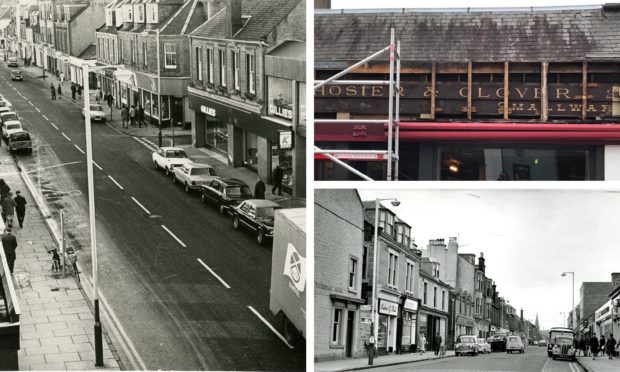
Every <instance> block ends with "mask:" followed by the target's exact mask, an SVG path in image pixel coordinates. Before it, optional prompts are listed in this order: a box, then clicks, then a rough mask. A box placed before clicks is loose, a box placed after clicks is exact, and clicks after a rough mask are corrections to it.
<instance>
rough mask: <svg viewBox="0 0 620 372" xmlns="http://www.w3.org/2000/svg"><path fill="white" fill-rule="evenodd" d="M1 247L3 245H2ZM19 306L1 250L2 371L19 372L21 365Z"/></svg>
mask: <svg viewBox="0 0 620 372" xmlns="http://www.w3.org/2000/svg"><path fill="white" fill-rule="evenodd" d="M0 245H1V244H0ZM20 315H21V312H20V310H19V304H18V302H17V293H16V292H15V288H14V287H13V278H12V276H11V273H10V272H9V265H8V264H7V262H6V257H5V256H4V249H1V248H0V370H2V371H17V370H19V363H18V360H17V350H19V348H20V345H19V316H20Z"/></svg>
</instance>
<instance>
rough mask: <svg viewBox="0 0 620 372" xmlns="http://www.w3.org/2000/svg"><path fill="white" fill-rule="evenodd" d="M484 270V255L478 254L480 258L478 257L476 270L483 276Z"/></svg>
mask: <svg viewBox="0 0 620 372" xmlns="http://www.w3.org/2000/svg"><path fill="white" fill-rule="evenodd" d="M484 269H485V265H484V253H483V252H480V257H478V270H480V271H482V273H483V274H484Z"/></svg>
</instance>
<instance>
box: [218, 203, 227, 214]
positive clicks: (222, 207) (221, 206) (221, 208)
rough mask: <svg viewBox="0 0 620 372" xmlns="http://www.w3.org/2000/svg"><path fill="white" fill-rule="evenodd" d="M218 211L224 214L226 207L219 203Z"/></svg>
mask: <svg viewBox="0 0 620 372" xmlns="http://www.w3.org/2000/svg"><path fill="white" fill-rule="evenodd" d="M219 211H220V213H221V214H224V212H226V208H225V207H224V204H222V205H220V208H219Z"/></svg>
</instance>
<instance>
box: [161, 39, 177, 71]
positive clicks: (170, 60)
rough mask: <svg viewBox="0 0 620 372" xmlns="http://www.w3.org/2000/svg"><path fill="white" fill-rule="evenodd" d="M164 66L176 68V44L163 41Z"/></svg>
mask: <svg viewBox="0 0 620 372" xmlns="http://www.w3.org/2000/svg"><path fill="white" fill-rule="evenodd" d="M164 68H177V46H176V44H172V43H164Z"/></svg>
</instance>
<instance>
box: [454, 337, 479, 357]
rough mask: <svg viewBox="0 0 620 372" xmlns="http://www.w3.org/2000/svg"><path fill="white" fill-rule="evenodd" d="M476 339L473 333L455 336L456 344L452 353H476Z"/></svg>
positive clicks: (474, 354) (457, 354)
mask: <svg viewBox="0 0 620 372" xmlns="http://www.w3.org/2000/svg"><path fill="white" fill-rule="evenodd" d="M478 348H479V346H478V340H477V339H476V336H473V335H461V336H459V337H457V338H456V346H455V347H454V355H456V356H459V355H463V354H471V355H473V356H476V355H478V350H479V349H478Z"/></svg>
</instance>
